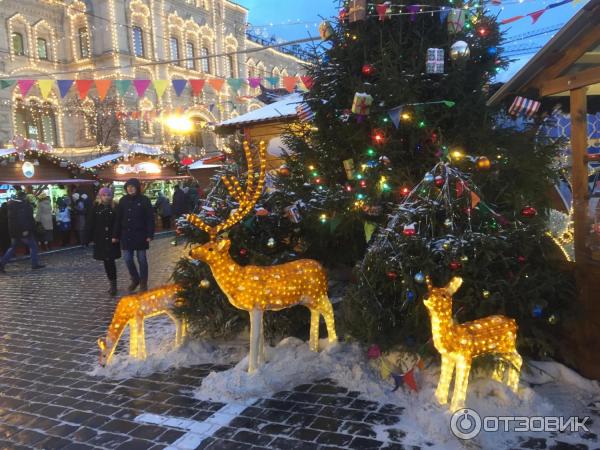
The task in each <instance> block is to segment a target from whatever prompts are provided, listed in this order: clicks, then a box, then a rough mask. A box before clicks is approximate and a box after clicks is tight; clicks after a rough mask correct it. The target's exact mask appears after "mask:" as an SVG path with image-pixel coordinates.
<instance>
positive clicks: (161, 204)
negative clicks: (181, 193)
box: [154, 192, 173, 230]
mask: <svg viewBox="0 0 600 450" xmlns="http://www.w3.org/2000/svg"><path fill="white" fill-rule="evenodd" d="M154 207H155V208H156V212H157V213H158V215H159V216H160V219H161V221H162V229H163V230H169V229H170V228H171V215H172V214H173V211H172V208H171V203H170V202H169V199H168V198H167V197H165V195H164V194H163V193H162V192H159V193H158V198H157V199H156V203H154Z"/></svg>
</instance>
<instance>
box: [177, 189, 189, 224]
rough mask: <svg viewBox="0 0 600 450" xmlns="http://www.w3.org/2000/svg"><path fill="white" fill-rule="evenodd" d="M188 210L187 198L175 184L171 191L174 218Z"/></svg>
mask: <svg viewBox="0 0 600 450" xmlns="http://www.w3.org/2000/svg"><path fill="white" fill-rule="evenodd" d="M188 212H190V211H189V208H188V199H187V198H186V196H185V192H183V190H182V189H181V188H180V187H179V185H177V186H175V191H174V192H173V214H174V215H175V218H178V217H181V216H183V215H184V214H187V213H188Z"/></svg>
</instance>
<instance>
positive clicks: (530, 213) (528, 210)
mask: <svg viewBox="0 0 600 450" xmlns="http://www.w3.org/2000/svg"><path fill="white" fill-rule="evenodd" d="M521 215H522V216H523V217H534V216H536V215H537V209H535V208H534V207H533V206H526V207H525V208H523V209H522V210H521Z"/></svg>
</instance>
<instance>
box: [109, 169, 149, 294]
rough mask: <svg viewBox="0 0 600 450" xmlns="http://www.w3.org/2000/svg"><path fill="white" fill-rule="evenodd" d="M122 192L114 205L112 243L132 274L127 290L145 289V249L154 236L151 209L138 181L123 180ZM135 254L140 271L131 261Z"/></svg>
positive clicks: (146, 270) (146, 272)
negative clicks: (115, 208) (123, 191)
mask: <svg viewBox="0 0 600 450" xmlns="http://www.w3.org/2000/svg"><path fill="white" fill-rule="evenodd" d="M124 188H125V192H126V193H127V195H124V196H123V197H122V198H121V200H120V201H119V205H118V206H117V217H116V221H115V227H114V229H113V242H120V243H121V249H122V250H123V258H124V259H125V264H126V265H127V269H128V270H129V275H130V276H131V284H130V285H129V292H133V291H135V289H136V288H137V287H138V286H140V290H141V291H146V290H148V259H147V257H146V250H148V248H149V247H150V241H151V240H152V239H153V238H154V210H153V209H152V203H150V199H148V197H146V196H145V195H142V192H141V186H140V181H139V180H138V179H137V178H131V179H130V180H128V181H127V182H126V183H125V186H124ZM134 252H135V253H136V257H137V261H138V264H139V272H138V269H137V267H136V265H135V262H134V261H133V254H134Z"/></svg>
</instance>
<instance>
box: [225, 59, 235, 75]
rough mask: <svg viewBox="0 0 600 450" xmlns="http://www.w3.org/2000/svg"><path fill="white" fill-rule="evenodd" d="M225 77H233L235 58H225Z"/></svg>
mask: <svg viewBox="0 0 600 450" xmlns="http://www.w3.org/2000/svg"><path fill="white" fill-rule="evenodd" d="M225 76H226V77H228V78H234V77H235V57H234V56H233V55H227V56H226V57H225Z"/></svg>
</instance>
